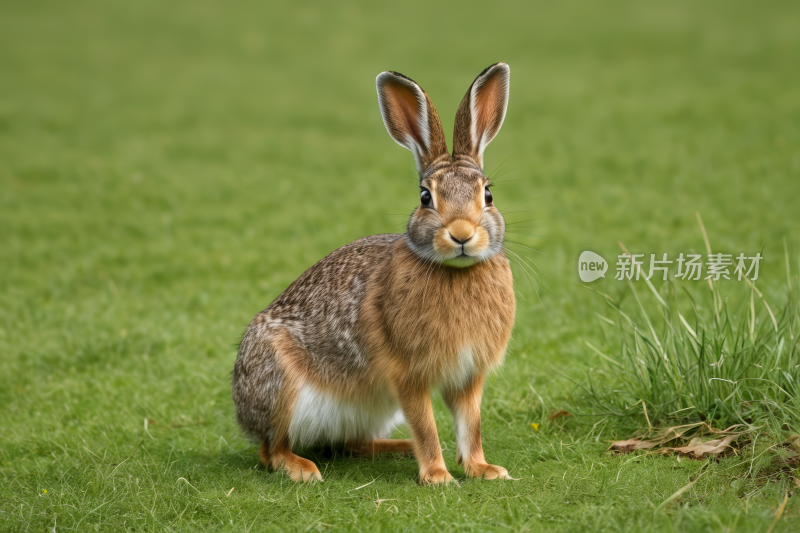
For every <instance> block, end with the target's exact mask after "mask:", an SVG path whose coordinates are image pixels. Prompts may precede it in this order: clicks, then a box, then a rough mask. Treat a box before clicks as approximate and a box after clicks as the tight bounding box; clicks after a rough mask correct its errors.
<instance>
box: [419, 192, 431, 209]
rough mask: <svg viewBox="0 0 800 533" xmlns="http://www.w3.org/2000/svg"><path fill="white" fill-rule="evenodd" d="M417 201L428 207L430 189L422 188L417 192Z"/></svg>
mask: <svg viewBox="0 0 800 533" xmlns="http://www.w3.org/2000/svg"><path fill="white" fill-rule="evenodd" d="M419 201H420V202H422V205H424V206H425V207H430V205H431V191H429V190H428V189H422V191H421V192H420V193H419Z"/></svg>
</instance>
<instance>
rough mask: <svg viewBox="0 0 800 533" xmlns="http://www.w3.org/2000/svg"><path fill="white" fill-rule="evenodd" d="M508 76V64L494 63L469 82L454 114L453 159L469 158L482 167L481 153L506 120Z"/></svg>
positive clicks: (509, 73) (509, 72)
mask: <svg viewBox="0 0 800 533" xmlns="http://www.w3.org/2000/svg"><path fill="white" fill-rule="evenodd" d="M510 75H511V70H510V69H509V68H508V65H506V64H505V63H495V64H494V65H492V66H490V67H488V68H487V69H486V70H484V71H483V72H481V73H480V75H479V76H478V77H477V78H475V81H473V82H472V85H471V86H470V88H469V90H468V91H467V94H466V95H464V99H463V100H461V105H460V106H459V107H458V111H457V112H456V124H455V131H454V132H453V157H456V156H459V155H465V156H468V157H470V158H472V159H473V160H474V161H475V162H476V163H478V165H479V166H480V167H481V168H483V151H484V149H485V148H486V146H487V145H488V144H489V143H490V142H492V139H494V137H495V135H497V132H499V131H500V126H502V125H503V119H505V118H506V109H507V108H508V81H509V77H510Z"/></svg>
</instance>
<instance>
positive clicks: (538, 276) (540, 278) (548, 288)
mask: <svg viewBox="0 0 800 533" xmlns="http://www.w3.org/2000/svg"><path fill="white" fill-rule="evenodd" d="M503 248H504V249H505V250H507V251H509V252H511V253H512V254H514V255H516V256H517V257H519V259H520V261H522V262H523V263H525V264H526V265H528V267H529V268H530V269H531V271H532V272H533V273H534V274H535V275H536V279H538V280H539V281H541V282H542V285H544V286H545V287H547V290H549V291H550V292H553V289H551V288H550V286H549V285H547V283H546V282H545V281H544V280H543V279H542V277H541V276H540V275H539V274H537V273H536V270H535V269H534V268H533V267H532V266H530V264H528V261H530V262H531V263H533V264H534V265H535V266H536V268H538V269H539V270H540V271H541V272H542V274H544V275H545V276H547V277H548V278H549V277H550V276H548V275H547V273H546V272H545V271H544V270H542V267H540V266H539V265H538V264H537V263H536V261H534V260H533V259H531V258H530V257H527V256H525V257H522V256H520V255H518V254H517V253H516V252H514V251H512V250H510V249H509V248H506V247H505V246H503ZM525 259H527V260H528V261H525Z"/></svg>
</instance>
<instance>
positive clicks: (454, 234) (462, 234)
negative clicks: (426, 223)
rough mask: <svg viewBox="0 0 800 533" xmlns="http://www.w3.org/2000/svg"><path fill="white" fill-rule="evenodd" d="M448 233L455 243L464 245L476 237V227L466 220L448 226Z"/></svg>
mask: <svg viewBox="0 0 800 533" xmlns="http://www.w3.org/2000/svg"><path fill="white" fill-rule="evenodd" d="M447 233H448V234H449V235H450V239H452V240H453V241H454V242H457V243H458V244H464V243H466V242H467V241H468V240H470V239H471V238H472V237H473V236H474V235H475V227H474V226H473V225H472V224H470V223H469V222H467V221H466V220H456V221H455V222H453V223H451V224H448V226H447Z"/></svg>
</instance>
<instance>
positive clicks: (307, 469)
mask: <svg viewBox="0 0 800 533" xmlns="http://www.w3.org/2000/svg"><path fill="white" fill-rule="evenodd" d="M258 456H259V457H260V458H261V462H262V463H263V464H264V466H266V467H267V468H269V469H270V470H283V471H284V472H286V474H288V476H289V479H291V480H292V481H322V474H320V473H319V469H318V468H317V465H315V464H314V463H313V462H311V461H309V460H308V459H303V458H302V457H300V456H298V455H295V454H293V453H292V450H291V448H290V447H289V446H288V442H287V443H286V444H285V445H283V446H276V447H275V448H274V449H273V450H272V451H270V445H269V439H265V440H264V442H263V443H262V444H261V449H260V450H259V452H258Z"/></svg>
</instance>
